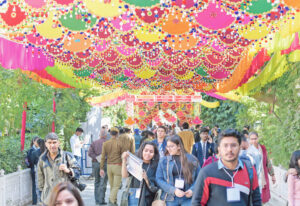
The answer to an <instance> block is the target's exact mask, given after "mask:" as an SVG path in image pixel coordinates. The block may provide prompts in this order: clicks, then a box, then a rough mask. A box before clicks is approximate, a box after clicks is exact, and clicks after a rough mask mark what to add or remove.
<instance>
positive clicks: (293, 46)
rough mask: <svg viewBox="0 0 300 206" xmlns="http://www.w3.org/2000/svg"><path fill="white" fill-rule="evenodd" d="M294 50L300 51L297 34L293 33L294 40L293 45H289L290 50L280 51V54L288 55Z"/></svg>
mask: <svg viewBox="0 0 300 206" xmlns="http://www.w3.org/2000/svg"><path fill="white" fill-rule="evenodd" d="M295 50H300V44H299V34H298V33H295V39H294V41H293V43H292V44H291V46H290V48H288V49H285V50H282V51H281V54H289V53H291V52H293V51H295Z"/></svg>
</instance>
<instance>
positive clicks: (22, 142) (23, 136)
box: [21, 102, 27, 151]
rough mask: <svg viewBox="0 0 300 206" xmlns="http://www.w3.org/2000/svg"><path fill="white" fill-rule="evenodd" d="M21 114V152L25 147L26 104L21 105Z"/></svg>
mask: <svg viewBox="0 0 300 206" xmlns="http://www.w3.org/2000/svg"><path fill="white" fill-rule="evenodd" d="M23 109H24V110H23V113H22V129H21V151H23V150H24V145H25V131H26V109H27V102H25V103H24V105H23Z"/></svg>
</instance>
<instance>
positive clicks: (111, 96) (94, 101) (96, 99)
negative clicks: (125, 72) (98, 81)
mask: <svg viewBox="0 0 300 206" xmlns="http://www.w3.org/2000/svg"><path fill="white" fill-rule="evenodd" d="M125 94H127V92H125V91H123V90H120V91H116V92H113V93H110V94H106V95H103V96H100V97H91V98H88V99H87V102H89V103H91V104H100V103H103V102H107V101H111V100H113V99H116V98H118V97H120V96H123V95H125Z"/></svg>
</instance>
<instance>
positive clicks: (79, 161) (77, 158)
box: [74, 155, 82, 174]
mask: <svg viewBox="0 0 300 206" xmlns="http://www.w3.org/2000/svg"><path fill="white" fill-rule="evenodd" d="M74 157H75V159H76V162H77V163H78V165H79V167H80V174H82V167H81V157H80V156H76V155H74Z"/></svg>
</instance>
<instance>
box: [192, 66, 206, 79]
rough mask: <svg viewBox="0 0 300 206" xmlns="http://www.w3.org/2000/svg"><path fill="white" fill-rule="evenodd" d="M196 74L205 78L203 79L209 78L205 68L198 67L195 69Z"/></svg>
mask: <svg viewBox="0 0 300 206" xmlns="http://www.w3.org/2000/svg"><path fill="white" fill-rule="evenodd" d="M195 71H196V73H197V74H199V75H201V76H203V77H206V76H208V74H207V73H206V71H205V70H204V66H200V67H197V68H196V69H195Z"/></svg>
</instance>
